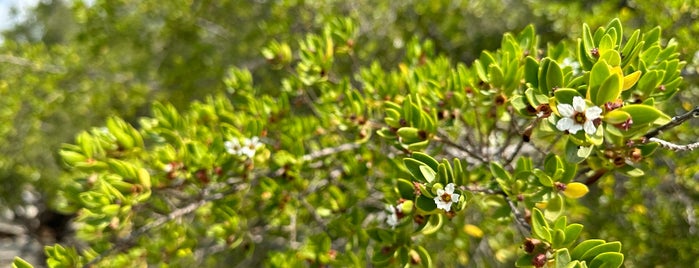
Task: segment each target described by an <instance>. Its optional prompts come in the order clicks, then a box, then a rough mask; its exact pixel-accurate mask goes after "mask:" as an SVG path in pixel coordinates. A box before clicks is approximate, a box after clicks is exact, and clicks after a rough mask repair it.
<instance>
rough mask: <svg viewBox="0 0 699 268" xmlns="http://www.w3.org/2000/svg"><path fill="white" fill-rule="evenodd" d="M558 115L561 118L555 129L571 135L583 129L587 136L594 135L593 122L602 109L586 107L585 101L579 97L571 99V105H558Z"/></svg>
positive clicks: (598, 116) (595, 129)
mask: <svg viewBox="0 0 699 268" xmlns="http://www.w3.org/2000/svg"><path fill="white" fill-rule="evenodd" d="M556 107H557V108H558V113H560V114H561V116H562V118H561V119H560V120H558V122H557V123H556V128H558V130H560V131H566V130H567V131H568V132H570V133H571V134H575V133H577V132H578V131H579V130H581V129H584V130H585V132H586V133H587V134H589V135H592V134H595V131H597V128H596V127H595V123H594V121H595V120H597V119H598V118H600V114H602V109H601V108H600V107H597V106H592V107H589V108H588V107H587V104H586V103H585V100H584V99H583V98H581V97H580V96H575V97H574V98H573V105H570V104H567V103H563V104H561V103H559V104H558V106H556Z"/></svg>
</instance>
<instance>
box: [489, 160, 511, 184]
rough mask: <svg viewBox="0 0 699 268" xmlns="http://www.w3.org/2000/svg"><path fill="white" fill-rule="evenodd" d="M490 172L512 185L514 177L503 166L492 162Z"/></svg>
mask: <svg viewBox="0 0 699 268" xmlns="http://www.w3.org/2000/svg"><path fill="white" fill-rule="evenodd" d="M490 172H491V173H492V174H493V176H494V177H496V178H500V179H503V180H505V181H506V182H508V183H512V176H511V175H510V173H509V172H507V171H506V170H505V169H504V168H502V166H501V165H500V164H499V163H497V162H490Z"/></svg>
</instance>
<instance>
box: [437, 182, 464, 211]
mask: <svg viewBox="0 0 699 268" xmlns="http://www.w3.org/2000/svg"><path fill="white" fill-rule="evenodd" d="M459 196H461V195H459V194H455V193H454V184H453V183H450V184H447V187H444V189H439V190H437V196H435V197H434V203H435V204H437V208H441V209H443V210H445V211H447V212H449V211H451V204H452V203H456V202H459Z"/></svg>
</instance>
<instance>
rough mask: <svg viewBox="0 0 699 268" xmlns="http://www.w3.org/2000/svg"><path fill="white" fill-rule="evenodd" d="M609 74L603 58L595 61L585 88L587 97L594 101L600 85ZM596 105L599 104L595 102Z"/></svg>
mask: <svg viewBox="0 0 699 268" xmlns="http://www.w3.org/2000/svg"><path fill="white" fill-rule="evenodd" d="M610 75H611V72H610V70H609V65H607V62H606V61H604V60H600V61H597V63H595V65H594V66H592V70H591V71H590V81H589V82H588V84H589V86H588V88H587V97H586V98H587V99H589V100H593V101H595V100H596V98H597V95H598V94H599V90H600V86H602V83H604V82H605V81H606V80H607V78H608V77H609V76H610ZM595 104H596V105H599V104H597V103H595Z"/></svg>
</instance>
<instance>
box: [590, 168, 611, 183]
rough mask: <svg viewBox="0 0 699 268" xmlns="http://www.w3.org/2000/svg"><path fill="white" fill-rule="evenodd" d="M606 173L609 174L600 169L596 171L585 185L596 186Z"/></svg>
mask: <svg viewBox="0 0 699 268" xmlns="http://www.w3.org/2000/svg"><path fill="white" fill-rule="evenodd" d="M606 173H607V170H606V169H598V170H597V171H595V173H594V174H592V176H590V177H589V178H587V180H585V185H592V184H594V183H595V182H597V181H598V180H599V179H600V178H602V176H604V174H606Z"/></svg>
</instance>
